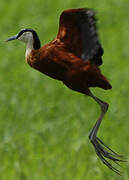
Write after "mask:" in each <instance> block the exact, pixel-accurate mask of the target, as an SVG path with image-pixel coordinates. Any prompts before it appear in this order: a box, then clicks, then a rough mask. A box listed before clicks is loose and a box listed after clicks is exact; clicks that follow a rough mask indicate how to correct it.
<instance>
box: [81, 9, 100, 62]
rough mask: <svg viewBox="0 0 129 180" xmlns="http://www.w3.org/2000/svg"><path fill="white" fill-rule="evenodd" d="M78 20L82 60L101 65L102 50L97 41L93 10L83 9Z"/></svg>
mask: <svg viewBox="0 0 129 180" xmlns="http://www.w3.org/2000/svg"><path fill="white" fill-rule="evenodd" d="M81 12H82V13H81V14H80V18H79V21H80V22H79V24H80V30H81V40H82V49H83V50H82V51H83V52H82V55H81V58H82V59H83V60H90V61H92V62H93V63H95V64H96V65H101V64H102V55H103V48H102V47H101V44H100V43H99V40H98V33H97V27H96V17H95V15H96V12H95V11H94V10H93V9H86V8H85V9H83V10H82V11H81Z"/></svg>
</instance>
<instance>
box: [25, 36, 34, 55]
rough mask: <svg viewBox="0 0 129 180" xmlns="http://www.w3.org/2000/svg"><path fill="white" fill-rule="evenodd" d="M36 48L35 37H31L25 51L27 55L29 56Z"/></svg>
mask: <svg viewBox="0 0 129 180" xmlns="http://www.w3.org/2000/svg"><path fill="white" fill-rule="evenodd" d="M33 49H34V47H33V39H30V40H29V41H28V42H27V46H26V53H25V57H26V58H27V57H28V56H29V55H30V53H31V51H32V50H33Z"/></svg>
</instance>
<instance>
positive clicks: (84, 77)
mask: <svg viewBox="0 0 129 180" xmlns="http://www.w3.org/2000/svg"><path fill="white" fill-rule="evenodd" d="M15 39H17V40H20V41H23V42H25V43H26V44H27V48H26V54H25V56H26V60H27V63H28V64H29V65H30V66H31V67H33V68H34V69H36V70H38V71H40V72H42V73H44V74H46V75H48V76H50V77H52V78H54V79H57V80H61V81H62V82H63V83H64V84H65V85H66V86H67V87H69V88H70V89H72V90H74V91H78V92H80V93H83V94H85V95H88V96H90V97H92V98H93V99H94V100H95V101H96V102H97V103H98V104H99V105H100V108H101V114H100V117H99V118H98V120H97V122H96V124H95V125H94V127H93V129H92V130H91V132H90V134H89V139H90V141H91V143H92V144H93V146H94V148H95V151H96V154H97V155H98V157H99V158H100V159H101V161H102V162H103V163H104V164H105V165H106V166H108V167H109V168H110V169H112V170H113V171H115V172H116V173H118V174H119V173H120V172H119V170H117V169H116V168H115V167H113V166H112V165H111V164H110V163H109V162H108V161H107V160H106V158H107V159H110V160H112V161H114V162H117V161H122V160H120V159H119V158H118V157H120V156H119V155H118V154H117V153H115V152H114V151H112V150H111V149H110V148H109V147H108V146H106V145H105V144H104V143H103V142H102V141H101V140H100V139H99V138H98V137H97V132H98V129H99V127H100V124H101V121H102V119H103V117H104V115H105V113H106V112H107V110H108V104H107V103H106V102H104V101H102V100H100V99H99V98H97V97H96V96H94V95H93V94H92V93H91V91H90V87H100V88H103V89H111V88H112V86H111V85H110V83H109V82H108V80H107V79H106V77H104V76H103V75H102V74H101V71H100V69H99V66H100V65H101V64H102V55H103V48H102V46H101V44H100V42H99V40H98V35H97V29H96V19H95V12H94V11H93V10H91V9H86V8H80V9H69V10H65V11H63V13H62V14H61V16H60V24H59V32H58V34H57V37H56V38H55V39H54V40H53V41H51V42H50V43H48V44H46V45H44V46H43V47H40V40H39V38H38V35H37V33H36V32H35V31H34V30H32V29H24V30H21V31H20V32H19V33H18V34H17V35H15V36H13V37H11V38H9V39H8V40H7V41H11V40H15ZM104 147H106V148H107V149H108V150H109V152H108V151H107V150H105V149H104Z"/></svg>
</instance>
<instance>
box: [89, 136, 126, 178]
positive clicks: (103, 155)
mask: <svg viewBox="0 0 129 180" xmlns="http://www.w3.org/2000/svg"><path fill="white" fill-rule="evenodd" d="M91 143H92V144H93V146H94V148H95V151H96V154H97V155H98V157H99V158H100V159H101V161H102V162H103V163H104V164H105V165H106V166H107V167H108V168H110V169H111V170H112V171H114V172H115V173H117V174H119V175H121V172H120V171H119V170H118V169H116V168H115V167H113V166H112V165H111V164H110V163H109V162H108V161H107V160H106V159H105V158H108V159H110V160H112V161H113V162H115V163H116V164H118V162H125V161H124V160H121V159H118V158H116V157H122V156H120V155H118V154H117V153H115V152H114V151H113V150H111V149H110V148H109V147H108V146H107V145H105V144H104V143H103V142H102V141H101V140H100V139H99V138H97V137H96V138H94V139H93V140H91ZM101 144H102V145H103V146H104V147H106V148H107V149H108V150H110V151H111V152H108V151H106V150H105V149H104V147H103V146H102V145H101ZM114 156H115V157H114ZM118 165H119V164H118Z"/></svg>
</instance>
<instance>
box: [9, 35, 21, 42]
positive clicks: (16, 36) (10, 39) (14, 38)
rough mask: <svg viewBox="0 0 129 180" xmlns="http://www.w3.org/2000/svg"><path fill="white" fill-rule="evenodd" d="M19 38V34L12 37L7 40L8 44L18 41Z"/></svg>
mask: <svg viewBox="0 0 129 180" xmlns="http://www.w3.org/2000/svg"><path fill="white" fill-rule="evenodd" d="M17 38H18V34H17V35H15V36H12V37H10V38H8V39H7V40H6V42H8V41H12V40H16V39H17Z"/></svg>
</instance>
